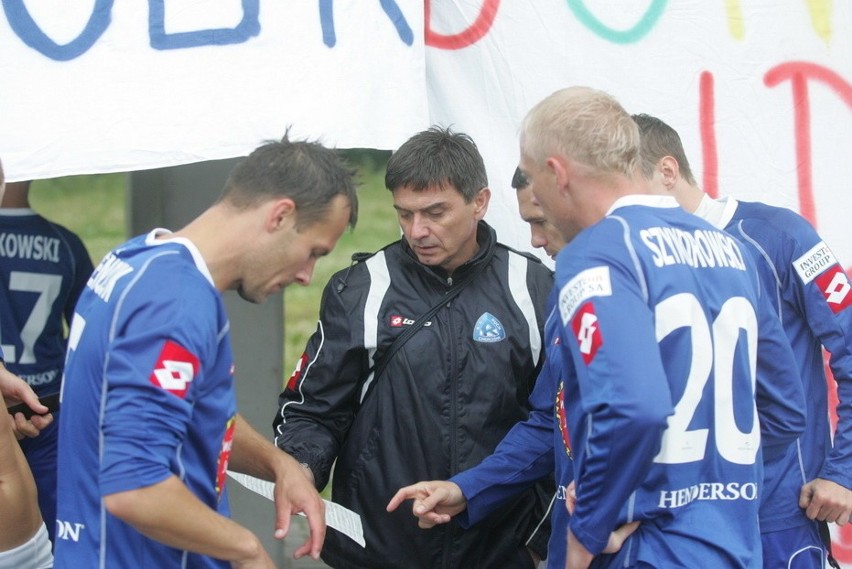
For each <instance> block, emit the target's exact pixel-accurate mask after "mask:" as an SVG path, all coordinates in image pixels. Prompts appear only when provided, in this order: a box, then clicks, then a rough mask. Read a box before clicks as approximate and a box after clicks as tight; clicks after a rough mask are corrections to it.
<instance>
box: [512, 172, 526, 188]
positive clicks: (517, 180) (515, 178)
mask: <svg viewBox="0 0 852 569" xmlns="http://www.w3.org/2000/svg"><path fill="white" fill-rule="evenodd" d="M529 185H530V179H529V178H527V175H526V174H524V172H523V171H522V170H521V168H520V167H517V168H515V173H514V174H512V187H513V188H515V189H516V190H523V189H524V188H526V187H527V186H529Z"/></svg>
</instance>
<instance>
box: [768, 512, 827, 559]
mask: <svg viewBox="0 0 852 569" xmlns="http://www.w3.org/2000/svg"><path fill="white" fill-rule="evenodd" d="M760 539H761V541H762V542H763V568H764V569H825V562H826V559H827V557H828V552H827V551H826V549H825V544H824V543H823V541H822V538H821V537H820V535H819V527H818V526H817V523H816V522H809V523H807V524H805V525H803V526H798V527H794V528H790V529H783V530H779V531H772V532H768V533H763V534H761V535H760Z"/></svg>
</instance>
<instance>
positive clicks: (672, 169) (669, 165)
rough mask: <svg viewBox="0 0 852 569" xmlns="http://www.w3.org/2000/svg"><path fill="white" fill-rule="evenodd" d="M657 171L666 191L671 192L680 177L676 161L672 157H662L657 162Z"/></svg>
mask: <svg viewBox="0 0 852 569" xmlns="http://www.w3.org/2000/svg"><path fill="white" fill-rule="evenodd" d="M657 170H659V171H660V174H661V175H662V178H663V183H664V184H665V186H666V189H668V190H671V189H672V188H673V187H674V185H675V183H677V179H678V177H679V176H680V165H679V164H678V163H677V160H675V159H674V157H672V156H663V157H662V158H660V161H659V162H657Z"/></svg>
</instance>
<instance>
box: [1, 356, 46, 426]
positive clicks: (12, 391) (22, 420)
mask: <svg viewBox="0 0 852 569" xmlns="http://www.w3.org/2000/svg"><path fill="white" fill-rule="evenodd" d="M0 393H2V394H3V398H4V399H5V400H6V405H7V407H11V406H12V405H17V404H18V403H25V404H26V405H27V406H28V407H29V408H30V409H32V410H33V411H35V412H36V413H37V414H36V415H33V416H32V418H30V419H27V418H26V417H24V414H23V413H15V415H14V416H11V415H10V420H11V421H12V429H13V430H14V431H15V438H17V439H18V440H21V439H22V438H24V437H35V436H38V434H39V433H40V432H41V431H42V430H43V429H44V428H45V427H47V426H48V425H50V424H51V423H52V422H53V415H51V414H49V413H48V409H47V407H45V406H44V405H42V404H41V403H39V400H38V395H36V394H35V391H33V389H32V387H30V386H29V385H27V382H26V381H24V380H23V379H21V378H19V377H18V376H17V375H15V374H14V373H12V372H11V371H9V370H8V369H6V366H5V365H3V364H2V363H0Z"/></svg>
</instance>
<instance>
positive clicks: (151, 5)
mask: <svg viewBox="0 0 852 569" xmlns="http://www.w3.org/2000/svg"><path fill="white" fill-rule="evenodd" d="M259 1H260V0H242V3H243V19H242V20H241V21H240V23H239V24H237V27H236V28H215V29H210V30H196V31H194V32H178V33H174V34H167V33H166V26H165V19H166V9H165V0H148V10H149V12H148V33H149V34H150V36H151V47H153V48H154V49H181V48H185V47H198V46H202V45H228V44H234V43H243V42H245V41H247V40H248V39H249V38H251V37H253V36H256V35H257V34H259V33H260V21H259V20H258V3H259Z"/></svg>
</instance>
